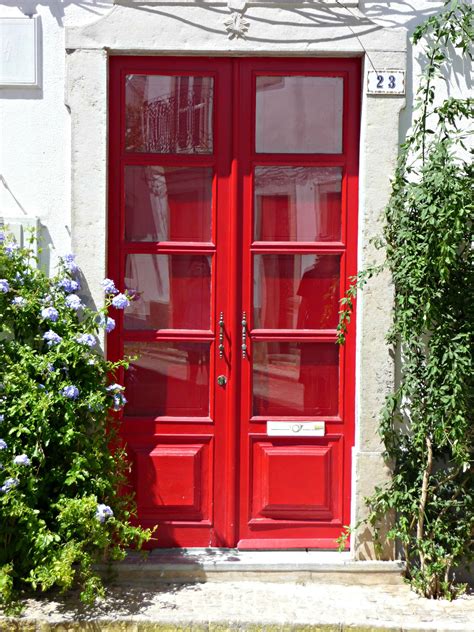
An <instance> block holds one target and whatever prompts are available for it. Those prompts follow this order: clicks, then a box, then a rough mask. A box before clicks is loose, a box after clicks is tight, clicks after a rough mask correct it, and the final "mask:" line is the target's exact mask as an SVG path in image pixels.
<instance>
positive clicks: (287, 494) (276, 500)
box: [249, 437, 342, 529]
mask: <svg viewBox="0 0 474 632" xmlns="http://www.w3.org/2000/svg"><path fill="white" fill-rule="evenodd" d="M341 443H342V442H341V441H340V437H332V438H328V437H321V438H306V439H303V438H299V439H298V438H286V437H278V438H265V439H263V438H261V437H252V439H251V445H250V450H251V455H250V459H251V470H250V471H251V482H250V489H251V507H250V520H249V525H250V526H252V525H255V526H256V527H257V528H260V529H261V528H263V527H264V524H267V525H268V527H269V528H271V526H272V525H273V526H275V525H276V524H278V523H280V524H281V525H282V526H283V525H284V523H286V522H288V521H294V522H295V527H297V526H298V524H299V525H301V524H302V523H308V522H311V523H321V522H326V523H334V522H340V520H341V507H342V498H341V493H342V485H341V483H342V481H341V472H342V467H341V466H342V449H341V447H342V446H341Z"/></svg>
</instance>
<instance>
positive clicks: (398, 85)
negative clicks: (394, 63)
mask: <svg viewBox="0 0 474 632" xmlns="http://www.w3.org/2000/svg"><path fill="white" fill-rule="evenodd" d="M367 94H398V95H400V94H401V95H403V94H405V72H404V71H403V70H369V72H368V75H367Z"/></svg>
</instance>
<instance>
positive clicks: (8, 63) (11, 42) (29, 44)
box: [0, 17, 39, 87]
mask: <svg viewBox="0 0 474 632" xmlns="http://www.w3.org/2000/svg"><path fill="white" fill-rule="evenodd" d="M38 32H39V31H38V18H37V17H32V18H27V17H19V18H0V87H1V86H10V87H15V86H23V87H28V86H31V87H35V86H38V84H39V79H38V74H39V68H38V63H39V62H38V57H39V55H38Z"/></svg>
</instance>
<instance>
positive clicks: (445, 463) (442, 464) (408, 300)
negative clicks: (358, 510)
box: [339, 0, 474, 598]
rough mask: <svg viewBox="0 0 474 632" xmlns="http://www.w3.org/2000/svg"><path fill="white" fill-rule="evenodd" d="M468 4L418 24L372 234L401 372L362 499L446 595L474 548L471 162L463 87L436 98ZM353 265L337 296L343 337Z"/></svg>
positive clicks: (426, 590)
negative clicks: (377, 240) (407, 106)
mask: <svg viewBox="0 0 474 632" xmlns="http://www.w3.org/2000/svg"><path fill="white" fill-rule="evenodd" d="M473 12H474V10H473V7H472V6H471V3H470V2H467V1H460V0H459V1H458V0H456V1H451V2H447V3H446V4H445V7H444V9H443V10H442V11H441V12H440V13H439V14H438V15H435V16H433V17H431V18H429V19H428V20H427V21H426V22H425V23H424V24H422V25H421V26H419V27H418V28H417V29H416V31H415V32H414V34H413V44H414V45H417V44H419V45H421V46H422V47H423V59H424V69H423V74H422V78H421V82H420V86H419V89H418V92H417V95H416V100H415V112H416V117H415V121H414V123H413V126H412V130H411V132H410V133H409V135H408V137H407V139H406V141H405V143H404V144H403V145H402V147H401V152H400V157H399V162H398V166H397V169H396V172H395V176H394V179H393V183H392V193H391V198H390V201H389V204H388V206H387V208H386V210H385V223H384V230H383V237H382V239H381V245H382V246H383V247H384V249H385V252H386V260H385V264H384V266H385V267H386V268H388V269H389V271H390V273H391V275H392V279H393V284H394V290H395V298H394V311H393V325H392V328H391V331H390V332H389V335H388V340H389V342H390V343H391V344H392V345H393V346H397V347H398V349H399V350H400V358H401V375H400V379H399V381H398V385H397V387H396V390H395V391H394V393H393V394H391V395H390V396H389V397H388V398H387V400H386V404H385V407H384V409H383V411H382V415H381V423H380V434H381V437H382V439H383V442H384V445H385V456H386V457H387V459H388V460H390V462H391V463H393V464H394V465H393V468H394V470H393V477H392V479H391V482H390V483H389V484H388V486H386V487H384V488H377V489H376V490H375V492H374V494H373V495H372V497H370V498H368V499H367V504H368V507H369V516H368V518H367V521H368V523H369V524H371V525H372V527H373V528H374V531H375V535H376V537H377V536H378V533H377V526H378V524H380V523H381V521H382V519H383V518H384V517H386V515H387V513H388V512H393V513H394V515H395V519H394V523H393V526H392V528H391V529H390V531H389V533H388V538H389V539H390V540H392V541H395V542H396V543H397V545H398V546H399V547H400V548H401V550H402V553H403V557H404V559H405V560H406V564H407V576H408V578H409V580H410V582H411V584H412V586H413V587H414V589H415V590H417V591H418V592H419V593H420V594H422V595H424V596H426V597H430V598H438V597H445V598H453V597H454V596H455V595H456V594H458V593H459V592H460V591H461V590H462V588H463V586H462V585H461V584H460V583H459V582H457V580H456V569H458V568H459V567H460V566H461V565H462V564H463V563H465V562H469V561H470V560H472V559H473V557H474V550H473V534H474V473H473V468H472V461H473V452H474V448H473V437H474V425H473V423H472V422H473V419H472V411H473V409H474V406H473V404H474V402H473V380H472V376H473V366H472V333H473V320H474V319H473V316H474V309H473V302H472V298H473V287H474V284H473V280H474V279H473V249H472V243H473V235H472V228H473V210H474V204H473V191H472V186H473V182H474V180H473V176H474V173H473V171H474V170H473V166H472V161H471V159H470V158H471V155H472V152H470V151H469V143H468V140H469V132H468V131H466V130H469V127H470V126H471V127H472V121H473V118H474V103H473V100H472V99H469V98H452V97H449V98H445V99H443V100H440V99H439V97H438V95H437V89H438V88H437V86H440V85H442V80H444V81H445V82H446V81H447V79H446V77H447V76H448V74H449V72H450V70H451V66H452V58H453V55H456V54H458V55H459V54H461V55H462V57H463V59H464V62H469V61H470V60H471V59H472V55H471V53H472V39H473ZM373 273H376V270H374V269H369V270H365V271H362V272H361V274H360V275H359V276H358V277H356V278H355V279H354V283H353V285H352V287H351V289H350V290H349V293H348V294H347V295H346V297H345V299H343V305H342V310H341V313H340V323H339V334H340V341H341V342H343V338H344V334H345V331H346V329H347V326H348V322H349V319H350V313H351V309H352V301H353V299H354V296H355V293H356V291H357V289H360V288H361V287H362V286H364V285H365V283H366V282H367V281H368V278H370V276H371V275H372V274H373Z"/></svg>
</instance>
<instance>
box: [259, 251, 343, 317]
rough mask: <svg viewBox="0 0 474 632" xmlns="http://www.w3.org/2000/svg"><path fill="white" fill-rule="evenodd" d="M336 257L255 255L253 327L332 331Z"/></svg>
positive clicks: (335, 308) (336, 302) (336, 289)
mask: <svg viewBox="0 0 474 632" xmlns="http://www.w3.org/2000/svg"><path fill="white" fill-rule="evenodd" d="M339 269H340V257H339V255H315V254H264V255H260V254H256V255H254V273H253V274H254V276H253V278H254V294H253V308H254V327H255V328H257V329H335V328H336V326H337V322H338V311H339V285H340V282H339V279H340V272H339Z"/></svg>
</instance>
